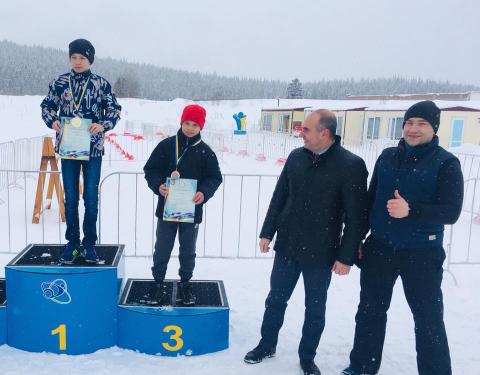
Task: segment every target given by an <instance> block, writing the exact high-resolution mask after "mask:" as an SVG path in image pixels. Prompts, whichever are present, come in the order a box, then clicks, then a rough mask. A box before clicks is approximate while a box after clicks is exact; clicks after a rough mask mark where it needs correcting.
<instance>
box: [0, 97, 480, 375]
mask: <svg viewBox="0 0 480 375" xmlns="http://www.w3.org/2000/svg"><path fill="white" fill-rule="evenodd" d="M41 99H42V98H41V97H39V96H25V97H8V96H0V126H2V129H8V131H3V132H2V133H0V142H3V141H11V140H15V139H18V138H23V137H33V136H41V135H43V134H45V133H46V130H48V129H47V128H46V127H45V126H44V124H43V123H42V121H41V119H40V109H39V103H40V101H41ZM315 102H316V103H312V101H299V102H297V101H294V102H289V101H286V100H285V101H284V100H281V103H280V107H282V106H296V105H297V104H296V103H303V104H298V106H305V105H307V106H308V105H313V106H314V107H317V105H318V106H323V103H322V101H315ZM345 102H347V103H351V102H352V101H345ZM186 103H187V101H185V100H183V99H177V100H174V101H172V102H153V101H147V100H134V99H122V100H121V104H122V105H123V107H124V112H125V113H124V117H123V119H122V121H121V123H120V124H119V126H118V128H117V129H115V131H116V132H118V133H122V132H123V130H124V127H125V122H126V121H127V120H128V121H132V122H133V123H135V124H137V123H138V124H142V123H154V124H158V125H160V126H162V127H167V126H172V127H177V126H178V117H179V114H180V112H181V109H182V108H183V106H184V105H185V104H186ZM201 104H202V105H205V106H206V107H207V113H208V114H209V121H208V123H207V125H206V129H207V128H208V129H209V130H212V131H216V132H220V133H221V132H224V133H225V134H227V131H228V133H230V132H229V131H230V130H231V129H233V128H234V126H235V122H234V120H233V118H231V116H232V114H233V113H238V112H240V111H242V112H244V113H246V114H247V116H248V119H247V122H248V124H251V125H253V124H255V123H258V121H259V117H260V111H261V108H263V107H268V106H270V107H275V106H276V105H277V102H276V100H242V101H219V102H202V103H201ZM317 108H318V107H317ZM247 126H248V125H247ZM50 134H51V132H50ZM119 138H120V137H119ZM122 142H126V140H123V141H122ZM132 144H133V143H132ZM129 147H130V146H129ZM132 147H133V146H132ZM458 150H459V149H458V148H456V149H455V151H457V152H458ZM464 150H465V151H464ZM462 152H466V153H469V154H480V151H479V147H478V146H474V145H464V146H462ZM111 164H112V165H111V166H108V165H105V168H106V169H105V170H104V172H103V176H106V175H107V173H108V172H111V171H113V170H125V169H127V170H131V171H138V170H140V168H141V165H142V163H129V162H114V163H111ZM221 164H222V171H223V172H224V173H232V174H265V175H272V176H273V177H270V181H269V182H268V184H269V186H268V187H267V186H266V187H265V188H262V189H260V191H261V194H260V198H261V199H260V200H259V201H260V202H259V203H260V209H259V213H256V212H255V214H256V215H259V216H257V217H259V218H262V215H263V214H264V211H265V209H266V206H267V205H268V202H269V200H270V197H271V192H272V188H273V184H274V181H275V179H276V178H275V176H276V175H278V174H279V173H280V171H281V168H282V166H281V165H277V164H276V158H272V157H267V160H266V161H261V162H260V161H256V160H255V155H249V156H245V157H242V156H238V155H236V153H233V154H232V153H225V154H223V155H222V156H221ZM232 178H233V177H232ZM244 179H245V185H244V187H243V188H244V189H245V190H244V194H245V196H248V194H253V196H255V198H256V194H257V190H256V186H257V184H258V181H255V180H252V181H253V182H252V181H250V182H248V181H249V180H248V178H247V177H245V178H244ZM266 180H267V179H266ZM18 183H19V184H23V182H22V181H19V182H18ZM26 183H27V184H28V185H27V186H26V190H27V191H29V192H32V193H31V194H32V195H33V191H34V187H35V181H34V180H31V179H30V178H27V179H26ZM129 185H130V188H129V189H130V191H133V190H134V189H133V187H132V186H133V184H129ZM138 186H144V182H143V178H139V181H138ZM227 186H228V188H227V190H226V191H225V193H226V201H227V202H234V203H233V204H235V202H237V201H238V198H235V197H236V196H237V194H238V190H235V189H238V185H237V187H236V188H235V183H233V181H230V182H228V181H227ZM229 189H233V190H229ZM477 190H478V189H477ZM12 191H13V194H18V196H17V195H14V196H13V197H12V199H13V201H14V202H16V201H17V200H18V201H19V202H21V205H22V206H23V194H24V191H23V190H20V189H13V190H12ZM124 193H127V194H128V193H129V190H126V191H123V190H122V194H124ZM29 194H30V193H29ZM140 194H144V192H142V191H140ZM469 194H472V191H470V193H469ZM111 195H112V196H113V197H115V196H116V194H115V193H114V194H111ZM0 198H3V199H4V200H5V196H3V195H2V196H1V197H0ZM27 198H28V199H30V198H31V197H27ZM220 198H221V197H220V194H218V196H217V199H220ZM255 200H256V199H255ZM28 202H29V203H28V207H29V208H28V210H30V207H33V206H32V205H31V204H30V203H31V201H30V200H29V201H28ZM256 203H257V202H255V204H256ZM215 204H216V203H215V202H212V209H210V208H209V209H208V210H209V211H208V215H212V214H213V213H214V207H215ZM236 204H237V205H238V202H237V203H236ZM52 206H53V208H52V209H53V210H55V200H54V201H53V202H52ZM129 207H130V206H128V205H126V206H124V207H123V209H124V210H129V209H130V208H129ZM229 209H230V208H229ZM243 210H244V213H247V214H245V215H244V217H243V221H242V222H240V223H239V219H238V218H236V216H238V210H237V208H236V207H233V208H231V211H227V212H226V216H225V218H228V220H226V219H225V220H224V222H222V223H221V225H222V226H225V228H224V230H225V232H226V233H228V235H226V236H225V237H226V238H224V242H223V244H222V245H223V247H224V248H225V249H224V251H225V252H226V253H227V254H234V255H235V253H236V251H237V248H236V247H237V245H238V246H239V249H240V251H245V249H246V250H248V251H250V249H252V248H253V247H254V246H255V242H256V233H255V231H256V228H255V224H256V223H255V220H251V219H249V217H251V212H254V211H256V209H255V207H253V208H252V207H250V206H248V205H247V206H244V207H243ZM252 210H253V211H252ZM13 211H14V212H12V215H17V216H15V220H19V221H18V222H19V223H21V224H22V225H23V217H22V215H23V213H22V212H17V210H13ZM18 211H21V210H18ZM28 212H29V213H30V211H28ZM56 215H57V216H55V212H53V213H50V216H49V217H48V215H47V217H45V222H44V221H43V220H42V225H44V228H46V230H47V232H48V233H47V235H48V236H50V237H52V238H55V239H56V241H58V238H59V237H61V235H62V234H63V230H64V229H63V227H60V226H58V224H57V221H58V213H56ZM4 216H5V205H0V217H1V218H3V217H4ZM112 216H114V215H112ZM143 216H145V215H143ZM124 217H125V216H122V218H124ZM232 218H233V219H232ZM142 220H143V219H142ZM52 223H53V224H52ZM1 224H2V225H1V228H2V229H1V230H0V233H1V236H0V237H2V239H0V251H2V250H4V249H5V241H7V242H8V240H6V239H5V237H6V236H5V228H6V226H5V224H4V223H3V222H2V223H1ZM219 224H220V223H217V222H215V221H213V219H212V218H211V217H210V216H208V224H207V227H209V228H212V229H211V230H213V232H209V234H208V235H207V237H206V241H207V244H208V241H213V242H214V241H215V238H218V237H217V235H218V233H216V232H215V231H214V228H216V227H217V228H218V227H219ZM51 225H53V227H52V226H51ZM137 225H139V226H142V225H145V223H144V222H139V223H137ZM150 225H151V224H150ZM260 225H261V221H260ZM20 227H21V225H18V227H17V226H15V227H14V234H16V235H18V237H22V238H21V239H19V240H18V242H15V249H16V251H18V250H21V248H22V245H23V242H22V241H23V232H22V229H21V228H20ZM105 228H107V229H106V233H105V236H108V235H110V236H113V237H114V238H115V237H116V236H117V233H116V230H117V227H116V224H115V225H114V226H113V227H112V226H111V225H106V226H105ZM108 228H110V229H108ZM130 228H131V225H130ZM239 228H240V234H241V242H240V243H237V234H239V233H237V231H238V229H239ZM478 228H479V226H478V225H476V224H473V225H472V224H471V218H470V216H469V214H464V215H462V218H461V219H460V224H459V230H458V232H456V234H455V235H454V236H453V238H454V240H455V241H456V242H455V243H456V247H455V248H454V251H458V254H459V255H460V258H459V259H460V260H461V258H462V256H463V255H464V254H463V253H462V252H461V251H460V250H461V249H462V248H464V247H465V244H466V237H467V236H468V231H473V235H474V236H473V237H472V238H473V239H474V242H473V245H472V247H471V250H472V256H477V257H478V249H477V248H478V247H479V246H478V244H479V243H480V239H479V237H478V236H480V231H479V229H478ZM36 229H37V230H38V231H41V229H42V226H38V225H37V226H36ZM130 230H131V229H130ZM148 230H150V228H148ZM120 231H121V232H122V230H120ZM123 232H125V230H123ZM29 235H31V236H37V237H36V238H37V240H38V241H41V240H42V237H41V233H40V232H38V233H35V232H32V233H30V234H29ZM119 235H120V234H119ZM48 236H47V239H48V238H49V237H48ZM202 236H203V235H202V233H200V236H199V240H198V242H197V243H198V245H199V248H201V249H203V240H204V239H203V238H202ZM147 237H149V236H147ZM446 237H447V236H446ZM213 242H211V243H212V244H213ZM130 246H131V245H130ZM144 247H145V248H147V250H149V249H151V243H150V244H149V243H146V244H145V246H144ZM457 249H458V250H457ZM127 250H128V249H127ZM130 250H131V248H130ZM474 250H475V252H474ZM475 254H476V255H475ZM12 257H13V254H0V265H5V264H7V263H8V262H9V261H10V260H11V258H12ZM455 259H456V258H455ZM475 259H476V258H475ZM150 263H151V258H148V257H147V258H145V257H139V258H132V257H130V258H128V259H127V262H126V272H127V275H126V276H127V277H130V278H149V277H150V276H151V275H150V266H151V264H150ZM271 267H272V260H271V259H270V258H269V257H267V258H266V259H212V258H197V265H196V268H195V273H194V277H195V278H196V279H221V280H223V281H224V283H225V288H226V292H227V297H228V300H229V305H230V309H231V310H230V347H229V349H227V350H225V351H222V352H219V353H212V354H209V355H204V356H199V357H182V358H167V357H158V356H149V355H145V354H141V353H136V352H133V351H129V350H123V349H120V348H117V347H114V348H110V349H105V350H100V351H98V352H96V353H94V354H90V355H81V356H67V355H56V354H49V353H28V352H23V351H21V350H17V349H14V348H11V347H9V346H7V345H3V346H0V374H1V375H30V374H49V375H56V374H59V375H60V374H65V373H68V374H72V375H80V374H86V373H93V374H96V375H107V374H118V375H122V374H132V373H135V374H136V375H143V374H145V375H151V374H156V373H161V374H169V375H175V374H202V375H204V374H265V373H274V374H279V375H283V374H292V373H294V374H295V373H299V366H298V356H297V348H298V343H299V340H300V333H301V325H302V323H303V315H304V302H303V300H304V292H303V283H302V281H299V282H298V285H297V288H296V290H295V292H294V294H293V296H292V298H291V300H290V303H289V307H288V308H287V313H286V318H285V324H284V327H283V328H282V331H281V333H280V339H279V344H278V348H277V356H276V357H275V358H273V359H270V360H266V361H265V362H264V363H261V364H258V365H247V364H244V363H243V356H244V355H245V353H246V352H247V351H248V350H250V349H252V348H253V347H254V346H255V345H256V344H257V343H258V340H259V331H260V325H261V319H262V315H263V309H264V301H265V298H266V296H267V293H268V288H269V276H270V271H271ZM177 270H178V258H172V260H171V262H170V265H169V268H168V272H167V278H176V277H177ZM450 271H451V272H452V274H453V276H455V278H456V281H457V284H455V282H454V277H453V276H452V274H451V273H450V272H445V274H444V283H443V292H444V303H445V323H446V327H447V333H448V337H449V344H450V350H451V356H452V364H453V373H455V374H465V375H477V374H478V373H479V372H478V370H477V369H478V362H479V360H480V355H479V351H478V348H479V347H480V300H479V298H478V285H479V283H480V272H479V271H480V266H479V265H469V266H464V265H456V266H451V268H450ZM0 276H2V277H3V276H4V270H3V268H2V269H1V270H0ZM358 300H359V270H358V269H356V268H353V269H352V272H351V274H350V275H349V276H346V277H338V276H334V277H333V279H332V283H331V286H330V289H329V297H328V302H327V317H326V318H327V319H326V321H327V322H326V328H325V331H324V333H323V335H322V339H321V342H320V346H319V348H318V354H317V357H316V361H317V363H318V365H319V367H320V368H321V370H322V373H323V374H326V375H332V374H338V373H339V372H340V371H341V370H342V369H343V368H344V367H345V366H347V365H348V355H349V351H350V349H351V346H352V342H353V332H354V327H355V321H354V315H355V313H356V307H357V304H358ZM415 373H417V370H416V354H415V342H414V329H413V320H412V316H411V313H410V310H409V308H408V305H407V303H406V301H405V297H404V295H403V291H402V285H401V282H400V281H398V282H397V284H396V287H395V291H394V297H393V300H392V304H391V308H390V313H389V322H388V326H387V337H386V341H385V349H384V358H383V362H382V367H381V372H380V374H383V375H386V374H405V375H410V374H415Z"/></svg>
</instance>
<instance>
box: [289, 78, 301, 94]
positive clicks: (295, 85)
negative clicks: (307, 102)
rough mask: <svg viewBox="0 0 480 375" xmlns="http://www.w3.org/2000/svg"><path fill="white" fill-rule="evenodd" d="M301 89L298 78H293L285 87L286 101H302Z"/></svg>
mask: <svg viewBox="0 0 480 375" xmlns="http://www.w3.org/2000/svg"><path fill="white" fill-rule="evenodd" d="M302 98H303V88H302V82H300V80H299V79H298V78H295V79H293V80H292V82H290V83H289V84H288V87H287V99H302Z"/></svg>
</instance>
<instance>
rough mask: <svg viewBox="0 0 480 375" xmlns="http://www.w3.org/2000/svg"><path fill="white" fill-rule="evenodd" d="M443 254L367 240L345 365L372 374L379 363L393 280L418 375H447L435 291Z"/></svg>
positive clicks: (439, 301)
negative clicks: (409, 322)
mask: <svg viewBox="0 0 480 375" xmlns="http://www.w3.org/2000/svg"><path fill="white" fill-rule="evenodd" d="M444 260H445V251H444V250H443V248H441V247H434V248H425V249H400V250H398V249H397V250H395V249H393V248H391V247H388V246H386V245H384V244H382V243H380V242H378V241H376V240H375V239H374V238H372V237H369V238H368V239H367V241H366V242H365V245H364V258H363V259H362V264H361V269H362V270H361V274H360V285H361V292H360V304H359V306H358V311H357V315H356V316H355V321H356V328H355V340H354V344H353V350H352V352H351V353H350V364H351V367H352V368H353V369H354V370H356V371H358V372H361V373H366V374H375V373H377V371H378V369H379V368H380V363H381V360H382V350H383V343H384V340H385V329H386V325H387V311H388V308H389V307H390V301H391V299H392V292H393V286H394V285H395V281H396V280H397V277H398V276H400V278H401V279H402V284H403V290H404V292H405V297H406V299H407V302H408V305H409V306H410V309H411V311H412V313H413V319H414V322H415V340H416V349H417V367H418V373H419V374H420V375H451V374H452V370H451V364H450V352H449V349H448V342H447V334H446V332H445V325H444V323H443V296H442V290H441V284H442V276H443V268H442V264H443V261H444Z"/></svg>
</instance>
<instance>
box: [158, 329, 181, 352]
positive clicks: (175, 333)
mask: <svg viewBox="0 0 480 375" xmlns="http://www.w3.org/2000/svg"><path fill="white" fill-rule="evenodd" d="M172 331H173V335H171V336H170V340H173V341H175V345H174V346H172V345H170V344H169V343H167V342H162V346H163V347H164V348H165V349H167V350H168V351H170V352H176V351H177V350H180V349H182V347H183V340H182V339H181V338H180V336H181V335H182V333H183V331H182V329H181V328H180V327H179V326H173V325H171V326H166V327H165V328H164V329H163V332H165V333H168V332H172Z"/></svg>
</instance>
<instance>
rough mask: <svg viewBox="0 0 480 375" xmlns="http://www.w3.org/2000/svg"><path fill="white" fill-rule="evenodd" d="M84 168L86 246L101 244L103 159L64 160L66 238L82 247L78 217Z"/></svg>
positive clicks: (84, 233)
mask: <svg viewBox="0 0 480 375" xmlns="http://www.w3.org/2000/svg"><path fill="white" fill-rule="evenodd" d="M80 167H82V171H83V203H84V205H85V216H84V218H83V241H82V242H83V245H84V246H89V245H94V244H95V242H96V241H97V216H98V184H99V183H100V173H101V170H102V158H101V157H96V158H90V160H88V161H87V160H70V159H62V180H63V187H64V190H65V216H66V220H67V231H66V233H65V238H66V239H67V241H68V242H70V243H73V244H80V225H79V218H78V201H79V189H78V184H79V179H80Z"/></svg>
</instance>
